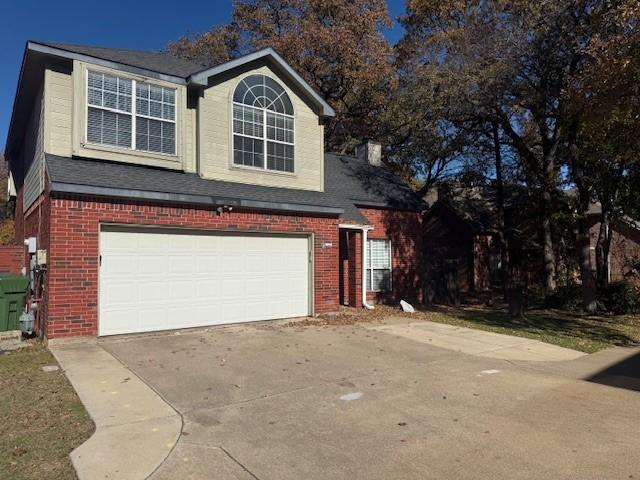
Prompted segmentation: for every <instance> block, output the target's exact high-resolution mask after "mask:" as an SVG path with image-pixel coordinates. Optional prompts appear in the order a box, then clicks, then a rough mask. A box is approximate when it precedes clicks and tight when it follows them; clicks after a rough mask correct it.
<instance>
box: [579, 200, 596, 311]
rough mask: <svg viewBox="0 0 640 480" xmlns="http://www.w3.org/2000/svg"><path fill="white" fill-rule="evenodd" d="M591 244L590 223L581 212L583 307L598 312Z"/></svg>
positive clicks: (580, 242) (580, 245)
mask: <svg viewBox="0 0 640 480" xmlns="http://www.w3.org/2000/svg"><path fill="white" fill-rule="evenodd" d="M590 246H591V242H590V240H589V222H588V220H587V218H586V216H585V215H584V211H583V212H581V216H580V219H579V220H578V258H579V261H580V279H581V281H582V306H583V308H584V310H585V311H586V312H589V313H593V312H595V311H596V308H597V303H596V281H595V278H594V276H593V270H592V268H591V249H590Z"/></svg>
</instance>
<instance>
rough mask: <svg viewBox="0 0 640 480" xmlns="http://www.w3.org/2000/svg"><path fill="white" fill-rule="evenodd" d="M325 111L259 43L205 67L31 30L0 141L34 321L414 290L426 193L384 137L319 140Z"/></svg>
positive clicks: (111, 322) (138, 320)
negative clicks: (386, 154)
mask: <svg viewBox="0 0 640 480" xmlns="http://www.w3.org/2000/svg"><path fill="white" fill-rule="evenodd" d="M333 115H334V111H333V110H332V108H331V107H330V106H329V105H328V104H327V103H326V102H325V100H324V99H323V98H321V97H320V96H319V95H318V94H317V93H316V92H315V91H314V89H313V88H312V87H311V86H310V85H308V84H307V83H306V82H305V81H304V80H303V79H302V78H301V77H300V76H299V75H298V74H297V73H296V72H295V71H293V70H292V68H291V67H290V66H289V65H287V64H286V63H285V61H284V60H283V59H282V58H281V57H280V56H278V54H277V53H276V52H274V51H273V50H272V49H265V50H261V51H258V52H255V53H252V54H249V55H247V56H244V57H241V58H238V59H235V60H232V61H230V62H228V63H224V64H221V65H217V66H213V67H209V68H207V67H204V66H202V65H198V64H194V63H191V62H187V61H184V60H181V59H178V58H175V57H172V56H171V55H169V54H166V53H160V52H143V51H134V50H122V49H110V48H96V47H84V46H77V45H63V44H56V43H48V42H28V44H27V46H26V49H25V53H24V58H23V63H22V68H21V72H20V78H19V81H18V88H17V92H16V98H15V103H14V108H13V114H12V119H11V125H10V130H9V134H8V139H7V144H6V153H5V155H6V159H7V161H8V162H9V165H10V173H11V178H10V190H11V192H12V194H13V195H14V196H15V215H16V222H15V223H16V241H17V242H19V243H20V244H22V243H23V242H24V241H25V239H29V238H31V239H32V240H31V243H30V244H29V247H28V250H29V254H28V255H27V259H26V265H27V269H28V270H29V271H30V272H32V274H33V277H34V281H33V285H34V290H35V291H36V294H35V295H34V298H33V299H32V300H33V303H34V304H35V305H37V307H36V310H37V318H38V324H39V329H40V330H41V332H42V333H44V334H45V335H46V336H47V337H49V338H53V337H65V336H82V335H84V336H93V335H112V334H121V333H133V332H148V331H155V330H168V329H177V328H187V327H197V326H205V325H216V324H225V323H237V322H247V321H258V320H270V319H278V318H289V317H301V316H307V315H314V314H318V313H322V312H330V311H335V310H337V309H338V308H339V306H340V305H341V304H345V305H352V306H358V307H363V306H364V307H367V306H370V304H371V303H375V302H378V301H397V300H399V299H400V298H407V299H409V300H411V299H417V298H419V297H420V296H421V286H422V279H421V263H422V262H421V250H422V234H421V211H422V210H423V203H422V201H421V200H420V199H419V198H417V197H416V196H415V195H414V194H413V192H412V191H411V190H410V189H409V188H408V187H407V186H406V185H405V184H404V183H403V182H402V181H400V180H399V179H398V178H396V177H395V176H394V175H393V174H391V172H390V171H389V170H388V169H386V168H385V167H384V166H383V165H382V164H381V161H380V154H381V153H380V145H379V144H375V143H371V142H367V143H364V144H363V146H362V147H361V148H359V150H358V155H357V156H356V157H348V156H341V155H335V154H329V153H325V151H324V138H323V137H324V127H323V124H324V122H325V120H326V119H327V118H328V117H331V116H333ZM33 239H35V245H34V240H33ZM27 243H28V242H27ZM363 259H364V261H363Z"/></svg>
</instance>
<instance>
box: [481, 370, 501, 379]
mask: <svg viewBox="0 0 640 480" xmlns="http://www.w3.org/2000/svg"><path fill="white" fill-rule="evenodd" d="M494 373H500V370H495V369H491V370H482V371H481V372H480V374H479V375H478V377H481V376H483V375H493V374H494Z"/></svg>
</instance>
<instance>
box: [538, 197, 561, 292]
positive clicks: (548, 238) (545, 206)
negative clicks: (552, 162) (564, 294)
mask: <svg viewBox="0 0 640 480" xmlns="http://www.w3.org/2000/svg"><path fill="white" fill-rule="evenodd" d="M541 197H542V198H541V202H540V203H541V205H540V214H541V216H542V219H541V220H542V255H543V258H544V287H545V291H546V293H547V295H549V294H551V293H553V292H555V291H556V287H557V285H556V255H555V252H554V250H553V234H552V231H551V192H550V190H549V188H548V187H546V186H545V187H544V189H543V192H542V196H541Z"/></svg>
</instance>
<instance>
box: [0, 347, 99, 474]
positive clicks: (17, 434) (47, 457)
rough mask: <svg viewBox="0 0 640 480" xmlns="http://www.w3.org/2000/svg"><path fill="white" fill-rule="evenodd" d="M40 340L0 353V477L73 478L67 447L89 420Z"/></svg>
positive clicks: (84, 432)
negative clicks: (49, 367) (53, 367)
mask: <svg viewBox="0 0 640 480" xmlns="http://www.w3.org/2000/svg"><path fill="white" fill-rule="evenodd" d="M43 365H57V363H56V361H55V359H54V358H53V356H52V355H51V354H50V353H49V351H48V350H47V349H46V348H44V347H43V346H41V345H35V346H32V347H28V348H23V349H21V350H17V351H15V352H10V353H6V354H3V355H0V419H1V420H0V479H2V480H5V479H6V480H8V479H12V480H13V479H15V480H23V479H24V480H31V479H33V480H35V479H56V480H65V479H75V478H76V474H75V470H74V469H73V465H71V461H70V460H69V453H70V452H71V451H72V450H73V449H74V448H75V447H77V446H78V445H80V444H82V443H83V442H84V441H85V440H86V439H87V438H89V436H91V434H92V433H93V429H94V426H93V422H92V421H91V419H90V418H89V415H88V414H87V412H86V411H85V409H84V407H83V406H82V403H80V400H79V399H78V397H77V395H76V393H75V391H74V390H73V388H72V387H71V385H70V384H69V382H68V380H67V378H66V377H65V375H64V373H63V372H62V370H58V371H56V372H49V373H45V372H43V371H42V368H41V367H42V366H43Z"/></svg>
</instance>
